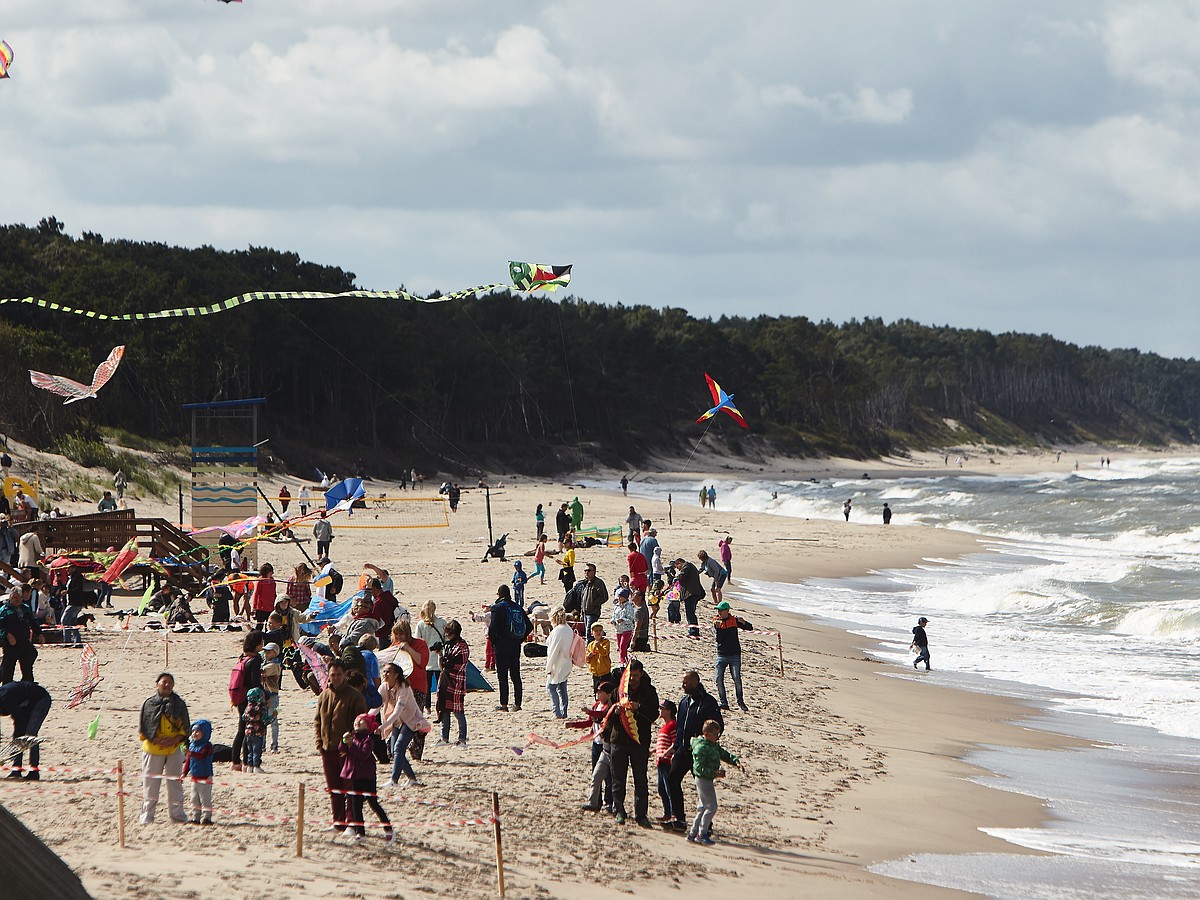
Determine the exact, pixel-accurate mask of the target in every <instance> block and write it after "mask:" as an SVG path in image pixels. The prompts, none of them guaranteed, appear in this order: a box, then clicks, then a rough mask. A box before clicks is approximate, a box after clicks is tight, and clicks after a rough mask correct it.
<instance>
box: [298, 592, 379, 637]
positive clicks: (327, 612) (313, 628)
mask: <svg viewBox="0 0 1200 900" xmlns="http://www.w3.org/2000/svg"><path fill="white" fill-rule="evenodd" d="M363 593H364V592H363V591H359V592H358V593H356V594H353V595H352V596H351V597H350V598H349V599H347V600H342V601H341V602H340V603H330V602H329V601H328V600H314V601H313V603H314V606H315V607H316V610H317V612H316V614H315V615H314V616H313V617H312V620H311V621H309V622H301V623H300V630H301V631H302V632H304V633H305V634H320V633H321V629H322V628H324V627H325V626H326V625H336V624H337V623H338V620H339V619H341V618H342V616H344V615H346V613H348V612H350V606H351V604H353V603H354V599H355V598H356V597H361V596H362V595H363ZM309 608H310V609H312V608H313V607H309Z"/></svg>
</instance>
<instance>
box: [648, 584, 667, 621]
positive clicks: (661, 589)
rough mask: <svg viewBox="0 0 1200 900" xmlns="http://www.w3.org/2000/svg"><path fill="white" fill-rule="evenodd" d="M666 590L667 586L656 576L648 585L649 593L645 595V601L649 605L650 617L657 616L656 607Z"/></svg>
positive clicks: (655, 617) (654, 617) (658, 605)
mask: <svg viewBox="0 0 1200 900" xmlns="http://www.w3.org/2000/svg"><path fill="white" fill-rule="evenodd" d="M666 592H667V586H666V585H665V584H663V582H662V579H661V578H657V579H655V580H654V582H653V583H652V584H651V585H650V594H649V596H647V597H646V602H647V603H648V604H649V606H650V618H652V619H657V618H658V608H659V607H660V606H661V605H662V601H663V595H664V594H666Z"/></svg>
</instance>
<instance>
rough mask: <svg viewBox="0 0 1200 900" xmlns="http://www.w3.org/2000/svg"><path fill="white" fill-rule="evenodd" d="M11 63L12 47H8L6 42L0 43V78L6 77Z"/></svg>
mask: <svg viewBox="0 0 1200 900" xmlns="http://www.w3.org/2000/svg"><path fill="white" fill-rule="evenodd" d="M12 61H13V52H12V47H10V46H8V41H0V78H7V77H8V67H9V66H11V65H12Z"/></svg>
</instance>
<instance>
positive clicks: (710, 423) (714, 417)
mask: <svg viewBox="0 0 1200 900" xmlns="http://www.w3.org/2000/svg"><path fill="white" fill-rule="evenodd" d="M716 420H717V417H716V416H712V417H711V418H709V420H708V424H707V425H705V426H704V431H703V432H701V434H700V438H699V440H697V441H696V446H694V447H692V452H691V453H689V454H688V458H687V460H686V461H685V462H684V464H683V468H682V469H681V470H680V471H679V474H678V476H677V477H676V478H675V481H674V482H673V483H672V484H671V490H672V491H674V489H675V488H677V487H678V486H679V483H680V482H681V481H682V480H683V476H684V475H685V474H687V469H688V466H689V465H690V464H691V462H692V457H693V456H695V455H696V451H697V450H699V449H700V445H701V444H702V443H704V438H705V435H707V434H708V429H710V428H712V423H713V422H715V421H716Z"/></svg>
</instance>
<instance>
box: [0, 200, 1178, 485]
mask: <svg viewBox="0 0 1200 900" xmlns="http://www.w3.org/2000/svg"><path fill="white" fill-rule="evenodd" d="M354 282H355V276H354V274H353V273H351V272H346V271H344V270H342V269H340V268H336V267H332V266H321V265H316V264H314V263H310V262H306V261H304V260H302V259H300V258H299V256H298V255H296V254H295V253H288V252H281V251H277V250H273V249H270V248H265V247H250V248H249V249H247V250H238V251H219V250H216V249H214V248H213V247H209V246H204V247H198V248H180V247H172V246H167V245H166V244H162V243H154V242H133V241H126V240H106V239H104V238H103V237H102V236H101V235H98V234H94V233H91V232H85V233H84V234H83V236H82V237H81V238H78V239H76V238H72V237H70V236H69V235H66V234H65V233H64V227H63V224H62V223H61V222H59V221H58V220H56V219H54V218H48V219H44V220H42V222H40V223H39V224H38V225H37V226H36V227H28V226H22V225H10V226H3V227H0V292H2V293H3V295H4V296H6V297H24V296H34V297H41V298H45V299H48V300H53V301H55V302H58V303H60V304H63V305H66V306H72V307H79V308H84V309H98V310H101V311H104V312H108V313H121V312H131V311H143V310H154V309H165V308H169V307H186V306H203V305H209V304H212V303H214V302H217V301H219V300H224V299H225V298H227V297H231V296H234V295H236V294H241V293H244V292H246V291H250V290H265V291H299V290H305V291H329V292H339V291H345V290H350V289H352V288H354V287H355V283H354ZM0 341H2V344H0V346H3V347H4V348H5V350H6V352H4V353H2V354H0V375H2V376H3V377H0V409H2V410H3V414H2V417H3V422H4V425H5V427H6V428H7V429H9V431H10V433H13V434H16V435H19V436H21V437H23V438H26V439H28V440H30V441H32V442H33V443H35V444H37V445H40V446H46V447H53V446H56V445H58V444H60V443H61V442H62V441H63V440H64V438H65V437H67V436H71V435H79V434H86V433H88V432H94V431H95V430H96V429H97V428H99V427H100V426H112V427H119V428H122V429H124V430H126V431H129V432H133V433H135V434H141V435H145V436H147V437H154V438H162V439H168V440H177V441H179V442H182V443H186V442H187V440H188V435H189V432H188V417H187V415H186V414H185V412H184V410H182V409H181V404H183V403H191V402H204V401H213V400H228V399H239V398H247V397H266V398H267V401H268V402H267V404H266V407H265V409H264V413H263V416H264V418H263V420H262V422H261V425H260V434H261V435H262V436H267V437H270V438H271V449H272V451H273V452H274V453H275V455H277V456H281V457H283V458H284V459H285V460H286V461H287V462H288V463H289V464H291V465H294V466H303V465H307V464H308V463H310V462H313V463H315V464H320V461H324V462H325V464H326V465H336V464H337V463H339V462H340V463H341V464H342V471H347V470H348V467H349V466H352V465H353V464H354V463H353V462H352V461H355V460H359V459H361V460H364V461H365V462H364V464H365V465H366V466H367V467H368V468H371V469H373V470H374V471H375V472H377V473H378V474H381V475H384V474H390V473H391V472H392V471H394V470H397V469H398V468H399V467H400V466H409V465H414V464H416V465H418V468H421V467H424V468H426V469H429V470H450V471H455V470H458V469H471V468H499V467H502V466H503V467H509V468H517V469H521V470H525V471H531V472H534V471H543V472H549V471H562V470H570V469H575V470H578V469H580V468H583V469H587V468H590V467H592V466H593V465H595V464H598V463H605V464H611V465H620V464H628V465H631V466H636V465H637V464H638V463H639V462H640V461H641V460H643V459H645V458H646V457H647V456H649V455H650V454H652V453H662V452H678V451H680V450H682V451H684V452H686V450H687V449H689V448H690V447H691V446H693V445H694V444H695V441H696V439H697V438H698V437H699V436H700V434H701V433H703V430H704V426H703V425H697V424H696V423H695V419H696V417H697V416H698V415H699V414H700V413H701V412H702V411H703V410H704V409H705V408H706V407H707V406H708V405H710V404H709V403H708V397H707V391H706V388H705V386H704V379H703V373H704V371H706V370H707V371H708V372H710V373H711V374H712V375H713V376H714V377H715V378H717V379H718V380H719V381H720V382H721V383H722V386H723V387H725V389H726V390H728V391H732V392H733V393H735V394H736V395H737V400H736V402H737V403H738V405H739V406H740V408H741V410H742V412H743V413H744V414H745V415H746V417H747V419H748V420H749V421H750V422H751V423H752V426H753V430H752V431H751V432H742V431H741V429H739V428H738V427H737V426H736V425H735V424H734V423H733V422H732V421H728V420H725V419H724V418H723V417H719V418H718V419H717V420H716V421H715V422H714V424H713V425H712V426H711V429H710V432H709V434H710V435H711V436H712V437H713V438H714V439H715V440H717V441H719V442H721V444H722V446H723V447H724V448H725V449H726V450H727V451H728V452H730V453H733V454H738V453H747V452H753V451H754V450H755V449H761V448H762V447H763V446H765V445H768V444H769V445H770V446H771V447H772V448H773V449H777V450H780V451H783V452H786V453H792V454H795V455H799V456H811V455H818V454H841V455H850V456H857V457H867V456H871V455H875V454H880V453H885V452H892V451H895V450H897V449H902V448H905V447H910V448H916V447H933V446H946V445H952V444H953V445H957V444H963V443H969V442H971V441H974V440H987V441H991V442H998V443H1005V444H1031V443H1036V442H1071V441H1079V440H1087V439H1095V440H1109V441H1140V442H1143V443H1149V444H1156V443H1163V442H1166V441H1184V442H1191V441H1194V440H1195V437H1196V431H1197V423H1198V422H1200V364H1198V363H1197V362H1196V361H1195V360H1183V359H1166V358H1163V357H1160V356H1157V355H1154V354H1150V353H1140V352H1138V351H1137V350H1106V349H1102V348H1098V347H1079V346H1075V345H1073V344H1069V343H1066V342H1064V341H1060V340H1057V339H1055V338H1053V337H1051V336H1050V335H1033V334H1018V333H1007V334H991V333H989V332H986V331H977V330H969V329H958V328H949V327H934V326H928V325H922V324H919V323H917V322H913V321H910V320H901V321H897V322H894V323H891V324H887V323H884V322H883V321H882V320H880V319H865V320H861V321H859V320H852V321H850V322H846V323H842V324H835V323H833V322H829V321H822V322H814V321H811V320H809V319H808V318H806V317H804V316H779V317H774V316H756V317H738V316H722V317H721V318H719V319H716V320H713V319H701V318H696V317H694V316H691V315H689V314H688V313H687V312H685V311H684V310H682V309H675V308H667V309H653V308H650V307H646V306H624V305H619V304H618V305H615V306H610V305H604V304H600V303H594V302H588V301H585V300H582V299H579V298H576V297H565V298H559V297H556V296H524V295H516V294H512V293H509V292H504V291H501V292H496V293H492V294H488V295H484V296H479V297H476V298H473V299H469V300H465V301H455V302H452V303H447V304H423V303H404V302H395V301H376V300H358V299H352V300H340V301H278V302H273V301H267V302H261V301H260V302H255V303H252V304H249V305H247V306H246V307H244V308H241V309H237V310H233V311H230V312H227V313H223V314H220V315H217V316H210V317H202V318H181V319H165V320H154V321H150V322H127V323H105V322H96V321H93V320H87V319H83V318H80V317H75V316H67V315H63V314H60V313H51V312H48V311H46V310H40V309H37V308H35V307H32V306H23V305H7V306H5V307H3V311H2V313H0ZM118 343H123V344H125V345H126V346H127V351H126V356H125V361H124V363H123V364H122V366H121V368H120V370H119V371H118V373H117V376H116V377H115V379H114V380H113V382H112V383H111V384H110V385H109V386H108V387H106V388H105V390H104V392H103V393H102V394H101V396H100V399H99V400H98V401H84V402H82V403H78V404H72V405H71V406H67V407H64V406H62V404H61V401H60V400H57V399H55V398H54V397H52V396H50V395H48V394H46V393H45V392H42V391H39V390H37V389H35V388H33V387H32V386H31V385H30V384H29V379H28V375H27V372H26V370H27V369H30V368H32V369H39V370H41V371H46V372H52V373H57V374H64V375H68V376H70V377H74V378H76V379H77V380H80V381H86V380H87V378H88V377H89V376H90V374H91V371H92V368H93V367H94V366H95V365H96V363H97V362H99V361H100V360H101V359H102V358H103V357H104V355H105V354H106V353H107V352H108V350H109V348H111V347H112V346H114V345H115V344H118Z"/></svg>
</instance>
